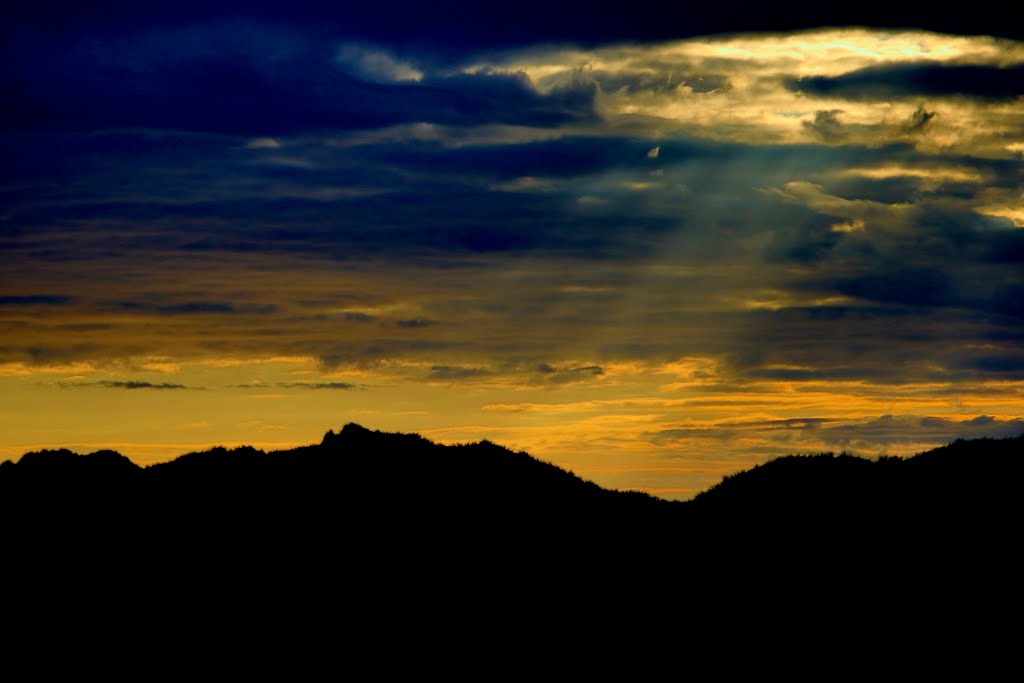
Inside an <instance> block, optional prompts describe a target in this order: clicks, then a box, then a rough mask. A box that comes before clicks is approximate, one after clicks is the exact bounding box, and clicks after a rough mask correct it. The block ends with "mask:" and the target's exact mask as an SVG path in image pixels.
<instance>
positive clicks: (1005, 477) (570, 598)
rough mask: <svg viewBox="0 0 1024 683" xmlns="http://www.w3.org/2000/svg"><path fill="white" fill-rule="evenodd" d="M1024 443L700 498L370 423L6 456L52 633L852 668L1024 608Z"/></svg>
mask: <svg viewBox="0 0 1024 683" xmlns="http://www.w3.org/2000/svg"><path fill="white" fill-rule="evenodd" d="M1022 446H1024V437H1018V438H1016V439H1005V440H977V441H958V442H955V443H953V444H950V445H948V446H945V447H942V448H938V449H935V450H932V451H928V452H926V453H922V454H920V455H917V456H914V457H912V458H907V459H900V458H883V459H881V460H878V461H869V460H865V459H862V458H856V457H853V456H849V455H833V454H820V455H813V456H789V457H785V458H779V459H776V460H773V461H770V462H768V463H765V464H763V465H760V466H758V467H755V468H753V469H750V470H747V471H744V472H740V473H737V474H735V475H732V476H730V477H727V478H725V479H724V480H723V481H722V482H721V483H720V484H718V485H717V486H715V487H713V488H711V489H709V490H708V491H706V492H704V493H702V494H701V495H699V496H697V497H696V498H695V499H694V500H692V501H689V502H669V501H665V500H661V499H658V498H655V497H652V496H649V495H646V494H643V493H637V492H618V491H609V490H605V489H602V488H601V487H599V486H597V485H595V484H593V483H591V482H587V481H584V480H582V479H580V478H579V477H578V476H576V475H575V474H573V473H571V472H568V471H566V470H564V469H561V468H559V467H556V466H554V465H551V464H548V463H544V462H541V461H539V460H537V459H535V458H533V457H531V456H530V455H528V454H526V453H522V452H519V453H517V452H512V451H510V450H508V449H506V448H503V447H501V446H498V445H495V444H493V443H490V442H487V441H483V442H480V443H475V444H463V445H453V446H443V445H438V444H434V443H432V442H430V441H428V440H426V439H424V438H422V437H420V436H417V435H414V434H390V433H381V432H378V431H370V430H367V429H365V428H363V427H360V426H358V425H355V424H349V425H346V426H345V427H344V428H343V429H342V430H341V431H340V432H338V433H335V432H328V433H327V434H326V435H325V436H324V439H323V441H322V442H321V443H319V444H316V445H310V446H303V447H299V448H295V449H291V450H287V451H276V452H269V453H267V452H263V451H260V450H256V449H253V448H249V447H242V448H235V449H230V450H229V449H224V448H214V449H211V450H208V451H205V452H198V453H189V454H186V455H182V456H180V457H178V458H176V459H175V460H172V461H170V462H167V463H162V464H157V465H151V466H148V467H139V466H137V465H135V464H134V463H132V462H131V461H129V460H128V459H127V458H125V457H124V456H121V455H119V454H117V453H114V452H111V451H100V452H97V453H93V454H90V455H77V454H74V453H72V452H70V451H68V450H48V451H40V452H34V453H28V454H25V455H24V456H23V457H22V458H21V459H20V460H19V461H17V462H4V463H0V514H2V515H3V517H2V519H3V520H5V525H4V534H3V538H2V549H3V551H4V555H3V556H4V557H5V558H7V559H6V562H5V564H4V565H3V566H4V570H3V575H4V577H5V579H6V581H5V582H4V585H5V586H6V593H5V595H6V599H7V603H6V605H7V607H8V610H9V614H11V615H15V614H17V615H19V618H20V619H22V620H23V621H21V622H18V623H22V624H23V625H25V626H24V627H25V628H28V625H34V627H35V628H36V629H37V631H38V630H42V629H52V628H53V625H54V622H53V615H55V614H56V615H63V617H62V618H69V616H70V617H74V616H75V615H79V616H82V615H85V616H84V617H83V618H87V616H88V615H98V614H111V613H114V614H117V615H118V618H119V619H121V620H122V622H123V623H125V624H139V625H146V627H147V628H150V629H153V630H152V631H146V633H150V634H151V633H155V632H163V633H164V634H165V635H167V634H168V631H169V630H170V626H169V624H179V623H186V624H188V629H189V631H188V632H189V633H190V634H191V637H192V638H193V639H196V638H199V639H201V640H202V642H205V643H209V644H210V646H211V647H214V648H215V649H216V648H219V647H221V646H222V645H223V643H224V642H225V641H224V639H225V638H226V637H227V636H226V635H225V634H226V633H227V630H230V631H231V632H232V633H233V634H238V633H241V634H245V637H246V638H248V639H250V640H248V641H246V642H248V643H249V644H250V646H251V644H252V643H263V644H264V645H263V647H266V648H269V649H270V651H281V648H285V649H284V650H283V651H287V652H293V651H302V652H307V651H309V649H310V648H315V649H316V648H319V649H318V652H320V653H322V654H321V655H320V656H319V657H314V660H313V661H320V662H321V663H323V660H324V659H326V658H327V655H326V654H323V653H331V652H335V651H336V650H337V648H339V647H341V651H343V652H345V653H347V656H355V657H357V658H358V657H359V656H360V655H361V654H362V653H363V652H364V651H365V652H366V653H377V654H380V653H381V652H382V648H383V651H384V652H389V650H388V649H387V647H385V646H386V645H387V643H389V642H391V641H390V640H387V638H385V639H384V640H381V639H380V637H381V634H392V635H391V636H388V637H390V638H399V641H396V642H401V643H402V646H403V647H405V648H408V651H409V652H414V653H416V655H417V656H418V657H422V658H424V659H423V661H434V660H430V659H429V658H431V657H433V658H436V657H438V656H439V655H438V653H439V652H446V651H447V650H445V648H449V647H453V645H452V642H453V641H452V639H453V638H456V637H457V639H458V640H457V641H456V642H457V643H458V644H459V645H458V647H462V648H467V647H472V648H477V649H478V650H479V651H480V652H491V653H493V656H494V657H502V658H507V657H513V659H515V658H516V657H519V656H521V655H522V653H523V650H522V648H523V647H524V645H522V643H523V642H525V641H523V640H522V638H523V629H524V628H525V629H528V631H529V633H530V634H533V636H534V637H535V638H541V639H542V640H543V638H542V634H545V635H544V638H547V640H546V641H544V642H547V643H548V644H549V645H550V644H553V643H562V642H565V639H566V638H569V639H570V641H569V642H579V641H574V640H573V639H583V638H584V635H582V634H586V635H585V639H586V640H587V642H588V643H590V644H591V646H592V645H593V643H594V642H602V641H601V639H602V638H607V636H608V633H615V634H617V635H616V638H617V639H623V640H618V641H617V642H619V643H620V644H621V643H623V642H629V641H630V639H633V644H634V646H635V645H636V639H638V638H639V637H640V636H639V634H644V635H643V639H644V640H645V642H646V639H647V638H649V637H651V638H658V637H660V638H662V639H663V640H664V639H665V638H666V637H668V638H669V640H671V639H678V638H680V637H682V636H681V635H680V634H682V633H685V634H687V635H686V638H689V639H692V638H702V639H708V638H712V639H714V638H715V637H716V636H715V634H725V633H732V632H733V631H735V630H736V629H748V630H752V632H756V633H758V634H765V633H767V634H771V633H772V632H773V631H774V630H777V629H778V628H779V625H780V624H790V625H792V624H796V623H798V624H800V625H801V628H805V629H806V631H805V633H809V635H810V636H811V640H808V641H806V643H812V642H816V643H818V645H819V646H824V649H822V650H821V652H822V653H825V652H832V651H835V650H836V649H837V648H838V649H839V650H842V651H843V654H842V656H844V657H847V656H849V651H848V649H847V646H846V644H845V642H843V641H841V640H837V638H838V637H839V636H840V635H841V634H845V635H846V636H847V637H849V636H850V635H851V634H852V633H853V631H854V630H855V628H859V627H858V626H857V625H859V624H862V623H866V622H872V621H877V620H879V619H882V618H885V619H892V618H897V619H899V620H900V621H899V623H900V624H902V626H901V628H904V629H910V628H911V627H912V626H913V627H915V628H924V629H925V631H923V632H933V631H936V630H938V631H942V632H941V633H937V634H936V633H933V635H935V636H936V637H940V638H947V637H948V632H949V631H948V630H949V629H953V628H959V627H960V625H962V624H963V623H967V622H971V623H973V622H980V621H982V620H983V619H984V617H985V612H986V611H987V610H988V609H989V606H991V605H997V604H1005V605H1011V604H1015V601H1016V600H1017V599H1018V598H1019V597H1020V595H1019V594H1020V591H1019V588H1017V586H1018V584H1019V578H1018V577H1017V575H1016V569H1015V568H1016V567H1017V566H1018V564H1017V560H1016V542H1015V539H1016V538H1017V537H1018V536H1019V531H1020V523H1021V521H1022V515H1021V512H1022V510H1021V506H1022V502H1021V496H1020V494H1019V490H1018V487H1019V482H1020V481H1021V479H1020V474H1021V468H1022V462H1024V460H1022V457H1024V453H1022ZM666 615H676V620H675V621H673V622H671V625H670V626H668V627H666V626H664V621H663V620H664V619H665V618H666ZM684 615H685V621H683V622H680V621H679V619H680V618H681V617H682V616H684ZM886 615H888V616H886ZM951 615H955V616H956V622H955V623H954V622H952V621H951V619H952V616H951ZM10 618H11V619H13V618H14V617H13V616H12V617H10ZM324 619H330V620H331V621H329V622H327V623H330V624H333V626H328V627H323V626H321V623H322V620H324ZM964 619H965V620H967V621H966V622H965V621H962V620H964ZM452 620H454V622H453V621H452ZM780 620H781V621H780ZM12 623H13V622H12ZM76 623H79V622H76ZM90 623H91V622H88V621H86V622H81V623H79V625H78V627H77V628H78V630H77V631H76V633H80V632H82V631H83V630H88V628H90ZM452 623H455V624H456V625H455V626H452V625H451V624H452ZM442 624H448V625H447V626H444V627H442ZM524 624H526V625H527V626H524ZM813 625H816V627H814V628H811V626H813ZM342 626H344V628H345V632H346V634H347V635H346V636H345V639H344V640H343V641H338V640H337V638H338V637H339V635H338V631H337V629H338V628H341V627H342ZM655 626H657V628H655ZM177 628H178V627H175V629H177ZM666 628H667V629H668V630H665V629H666ZM324 629H326V630H324ZM352 629H355V630H354V631H353V630H352ZM819 630H820V632H819ZM40 632H41V631H40ZM174 633H175V634H177V633H178V631H177V630H175V631H174ZM266 633H273V634H274V639H275V640H274V642H273V643H267V642H265V638H266V635H265V634H266ZM328 634H331V635H328ZM396 634H401V635H400V636H399V635H396ZM730 637H731V636H730ZM726 640H728V638H727V639H726ZM339 642H343V643H344V645H343V646H339V645H338V643H339ZM686 642H696V641H691V640H687V641H686ZM721 642H725V641H721ZM721 642H720V643H719V646H720V645H721ZM851 642H852V641H851ZM218 644H220V645H218ZM286 645H287V647H285V646H286ZM666 646H667V647H677V646H678V640H675V641H673V642H670V643H667V644H666ZM785 647H789V646H788V645H787V646H784V648H785ZM249 652H250V650H249V649H246V650H244V653H249ZM778 652H786V650H785V649H782V650H780V651H778ZM778 652H776V655H778ZM220 654H221V656H223V655H224V653H223V652H221V653H220ZM565 654H566V653H564V652H563V653H562V655H563V656H564V655H565ZM164 656H167V655H166V654H165V655H164ZM245 656H249V655H248V654H246V655H245ZM267 656H270V655H267ZM410 656H411V655H410ZM801 656H805V655H801ZM822 656H824V655H822ZM417 661H420V660H417ZM502 661H503V660H502ZM809 661H813V657H812V658H811V659H810V660H809ZM436 663H437V662H436V661H435V664H436ZM283 666H284V667H285V669H284V670H288V671H291V670H292V667H294V666H301V663H297V662H295V661H293V660H288V662H286V663H283Z"/></svg>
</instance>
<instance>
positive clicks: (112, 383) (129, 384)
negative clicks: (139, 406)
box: [60, 380, 189, 389]
mask: <svg viewBox="0 0 1024 683" xmlns="http://www.w3.org/2000/svg"><path fill="white" fill-rule="evenodd" d="M60 386H62V387H88V386H99V387H106V388H108V389H188V388H189V387H187V386H185V385H184V384H171V383H168V382H161V383H154V382H140V381H134V380H129V381H122V380H102V381H99V382H61V383H60Z"/></svg>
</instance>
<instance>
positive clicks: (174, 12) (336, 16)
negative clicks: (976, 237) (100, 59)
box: [4, 0, 1024, 54]
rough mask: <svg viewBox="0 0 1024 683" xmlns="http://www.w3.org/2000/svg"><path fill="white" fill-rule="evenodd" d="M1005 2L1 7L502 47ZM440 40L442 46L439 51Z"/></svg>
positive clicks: (975, 25)
mask: <svg viewBox="0 0 1024 683" xmlns="http://www.w3.org/2000/svg"><path fill="white" fill-rule="evenodd" d="M1017 9H1018V8H1017V7H1016V6H1014V5H1013V3H1007V2H996V1H994V0H979V2H976V3H973V4H972V5H971V11H969V12H965V11H963V8H962V7H958V6H956V5H943V4H935V3H929V4H927V6H925V5H923V4H921V3H899V4H894V3H891V2H890V3H882V2H869V3H863V2H862V3H856V4H841V3H818V4H808V3H805V2H799V3H798V2H796V1H795V0H785V1H784V2H781V3H771V4H765V3H762V2H752V1H749V0H743V1H742V2H739V3H730V4H719V5H715V4H704V5H700V6H698V5H693V4H666V3H663V2H657V1H656V0H639V1H638V2H633V3H631V4H630V5H629V6H628V8H615V9H614V10H610V9H609V10H602V9H600V8H597V7H595V5H594V4H593V3H590V2H583V1H582V0H567V1H565V2H558V3H551V2H545V1H542V0H524V1H523V2H520V3H517V4H516V5H515V7H514V8H512V7H510V8H508V11H504V12H500V13H497V14H496V13H495V8H494V7H492V6H489V5H474V4H471V3H465V2H459V1H457V0H439V1H438V2H432V3H429V4H423V3H411V2H388V3H325V2H320V1H317V0H292V2H287V3H281V2H268V1H266V0H249V1H247V2H242V1H241V0H226V1H222V2H216V3H210V2H199V1H198V0H178V1H176V2H167V1H158V2H149V3H145V4H140V3H135V2H128V1H127V0H99V1H98V2H90V3H88V4H87V5H82V4H81V3H72V2H67V1H66V0H41V1H39V2H33V3H8V4H7V5H6V6H5V8H4V15H5V18H7V19H8V20H9V22H10V24H11V25H15V26H22V27H24V26H29V27H31V26H33V25H44V26H47V27H52V28H50V30H51V31H60V32H61V34H62V35H74V34H75V33H76V32H78V31H82V30H86V29H91V30H96V28H98V27H101V28H103V29H104V30H106V31H110V32H116V31H127V30H131V29H133V28H136V27H138V26H153V25H157V26H167V25H180V24H183V23H191V22H196V21H207V22H208V21H223V20H226V19H232V18H234V17H238V16H245V17H250V18H255V19H257V20H259V21H263V22H266V23H269V24H278V25H280V24H290V25H293V26H304V27H307V28H308V30H310V31H318V32H325V33H326V32H332V33H333V32H343V33H345V34H348V35H351V36H354V37H360V38H364V39H368V40H375V41H388V42H390V43H392V44H394V45H417V46H422V45H435V46H438V48H437V49H438V50H439V51H442V52H445V53H454V54H459V53H464V52H470V51H475V50H479V49H483V48H493V47H508V46H514V45H520V44H523V43H531V42H541V41H576V42H582V43H595V42H607V41H643V40H668V39H673V38H679V37H685V36H693V35H703V34H711V33H724V32H736V31H739V32H744V31H786V30H794V29H801V28H809V27H815V26H876V27H882V28H900V27H913V28H926V29H931V30H937V31H946V32H951V33H985V34H991V35H1004V36H1011V37H1020V36H1024V29H1021V27H1020V21H1019V12H1017ZM442 48H443V50H442Z"/></svg>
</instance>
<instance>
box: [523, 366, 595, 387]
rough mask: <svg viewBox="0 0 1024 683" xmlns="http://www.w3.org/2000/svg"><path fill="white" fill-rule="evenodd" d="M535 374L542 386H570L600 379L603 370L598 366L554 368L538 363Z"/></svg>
mask: <svg viewBox="0 0 1024 683" xmlns="http://www.w3.org/2000/svg"><path fill="white" fill-rule="evenodd" d="M536 372H537V373H538V374H539V375H540V381H541V382H542V383H544V384H571V383H573V382H585V381H587V380H589V379H592V378H594V377H600V376H601V375H603V374H604V368H602V367H601V366H600V365H577V366H567V367H556V366H553V365H549V364H548V363H540V364H539V365H538V366H537V367H536Z"/></svg>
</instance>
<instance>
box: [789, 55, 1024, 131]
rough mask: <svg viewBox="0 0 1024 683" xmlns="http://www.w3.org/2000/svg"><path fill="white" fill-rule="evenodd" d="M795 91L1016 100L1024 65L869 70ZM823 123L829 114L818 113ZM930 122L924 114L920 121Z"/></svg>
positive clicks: (805, 83)
mask: <svg viewBox="0 0 1024 683" xmlns="http://www.w3.org/2000/svg"><path fill="white" fill-rule="evenodd" d="M787 87H789V88H790V89H791V90H796V91H799V92H803V93H806V94H808V95H821V96H829V97H845V98H849V99H890V98H893V97H912V96H921V95H933V96H934V95H938V96H942V95H964V96H968V97H978V98H986V99H1014V98H1018V97H1021V96H1022V95H1024V65H1015V66H1009V67H1005V68H998V67H994V66H987V65H985V66H982V65H967V64H950V65H935V64H931V63H908V64H897V65H886V66H878V67H869V68H866V69H860V70H857V71H853V72H850V73H845V74H841V75H839V76H811V77H807V78H801V79H793V80H790V81H787ZM818 114H819V117H820V118H822V121H825V118H826V117H828V116H829V114H830V113H829V112H818ZM928 118H930V116H929V115H927V114H926V113H925V112H924V111H923V110H922V111H921V114H919V115H918V117H917V120H918V122H919V123H920V124H922V125H923V123H925V122H926V121H927V120H928Z"/></svg>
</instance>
